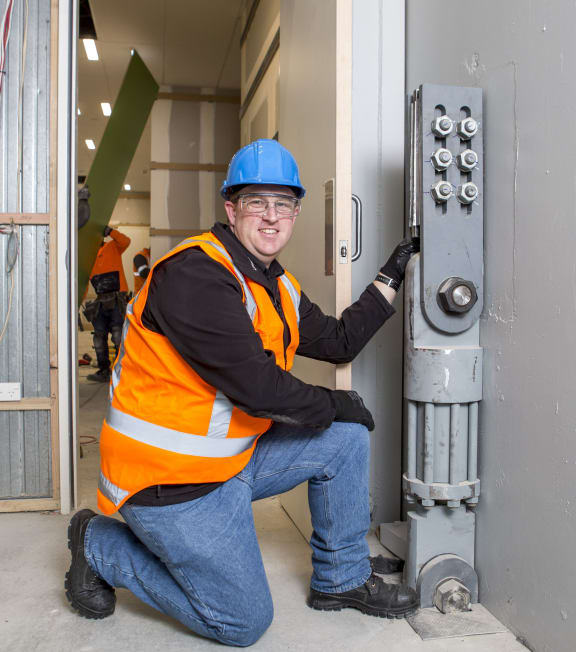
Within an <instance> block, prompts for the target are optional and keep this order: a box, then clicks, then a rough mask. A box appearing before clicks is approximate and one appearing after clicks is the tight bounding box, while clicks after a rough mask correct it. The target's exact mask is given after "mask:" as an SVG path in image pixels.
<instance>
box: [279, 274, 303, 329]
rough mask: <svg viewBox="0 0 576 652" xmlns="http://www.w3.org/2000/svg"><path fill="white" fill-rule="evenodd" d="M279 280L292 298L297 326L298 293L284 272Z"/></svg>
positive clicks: (298, 318) (298, 316)
mask: <svg viewBox="0 0 576 652" xmlns="http://www.w3.org/2000/svg"><path fill="white" fill-rule="evenodd" d="M280 280H281V281H282V284H283V285H284V287H285V288H286V289H287V290H288V294H289V295H290V298H291V299H292V303H293V304H294V308H295V309H296V321H297V323H298V326H300V295H299V294H298V290H297V289H296V288H295V287H294V284H293V283H292V281H291V280H290V279H289V278H288V277H287V276H286V274H282V276H281V277H280Z"/></svg>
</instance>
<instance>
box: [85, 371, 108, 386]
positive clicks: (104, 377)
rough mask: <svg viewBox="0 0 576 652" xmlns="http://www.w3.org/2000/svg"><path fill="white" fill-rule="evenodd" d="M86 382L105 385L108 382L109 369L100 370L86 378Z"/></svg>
mask: <svg viewBox="0 0 576 652" xmlns="http://www.w3.org/2000/svg"><path fill="white" fill-rule="evenodd" d="M86 379H87V380H94V381H95V382H97V383H107V382H109V381H110V369H100V370H99V371H97V372H96V373H95V374H89V375H88V376H86Z"/></svg>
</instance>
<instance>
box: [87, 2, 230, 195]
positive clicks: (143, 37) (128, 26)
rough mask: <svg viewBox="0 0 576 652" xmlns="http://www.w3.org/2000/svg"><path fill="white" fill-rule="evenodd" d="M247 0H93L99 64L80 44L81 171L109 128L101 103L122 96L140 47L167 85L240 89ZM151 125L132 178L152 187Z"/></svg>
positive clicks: (138, 185) (138, 186) (136, 184)
mask: <svg viewBox="0 0 576 652" xmlns="http://www.w3.org/2000/svg"><path fill="white" fill-rule="evenodd" d="M242 5H243V0H90V6H91V9H92V17H93V19H94V25H95V27H96V33H97V35H98V40H97V41H96V45H97V48H98V54H99V57H100V59H99V61H88V59H87V58H86V53H85V52H84V47H83V46H82V43H81V42H79V43H78V106H79V108H80V110H81V112H82V113H81V115H80V116H79V117H78V174H88V171H89V170H90V165H91V163H92V160H93V158H94V153H95V152H94V151H90V150H88V149H87V147H86V145H85V143H84V141H85V139H87V138H91V139H93V140H94V141H95V143H96V146H98V145H99V143H100V139H101V137H102V134H103V132H104V129H105V127H106V120H107V118H105V117H104V116H103V115H102V110H101V107H100V102H110V104H111V105H112V106H114V99H115V98H116V95H117V94H118V90H119V88H120V85H121V83H122V79H123V78H124V73H125V72H126V68H127V67H128V63H129V59H130V50H131V49H132V48H135V49H136V50H137V51H138V53H139V54H140V56H141V57H142V59H143V60H144V62H145V63H146V65H147V66H148V68H149V69H150V72H151V73H152V75H153V76H154V78H155V79H156V81H157V82H158V83H159V84H160V85H161V86H186V87H197V88H199V87H205V88H234V89H239V88H240V20H239V18H240V12H241V8H242ZM149 162H150V125H149V124H148V125H147V127H146V129H145V131H144V134H143V136H142V139H141V141H140V145H139V146H138V149H137V151H136V154H135V156H134V159H133V161H132V165H131V167H130V170H129V172H128V175H127V177H126V183H129V184H130V185H131V186H132V190H133V191H148V190H150V174H149V169H148V167H149Z"/></svg>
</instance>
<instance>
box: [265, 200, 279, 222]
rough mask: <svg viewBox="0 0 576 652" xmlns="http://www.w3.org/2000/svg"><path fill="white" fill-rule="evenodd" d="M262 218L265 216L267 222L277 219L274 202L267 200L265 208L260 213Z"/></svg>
mask: <svg viewBox="0 0 576 652" xmlns="http://www.w3.org/2000/svg"><path fill="white" fill-rule="evenodd" d="M262 218H263V219H264V218H266V219H267V220H268V221H269V222H275V221H276V220H277V219H278V214H277V213H276V204H275V203H274V202H268V204H267V205H266V210H265V211H264V212H263V213H262Z"/></svg>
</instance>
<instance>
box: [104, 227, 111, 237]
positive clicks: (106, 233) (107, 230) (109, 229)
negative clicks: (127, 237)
mask: <svg viewBox="0 0 576 652" xmlns="http://www.w3.org/2000/svg"><path fill="white" fill-rule="evenodd" d="M110 231H112V229H111V228H110V227H109V226H105V227H104V231H103V233H102V235H103V236H104V237H106V236H108V235H110Z"/></svg>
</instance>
